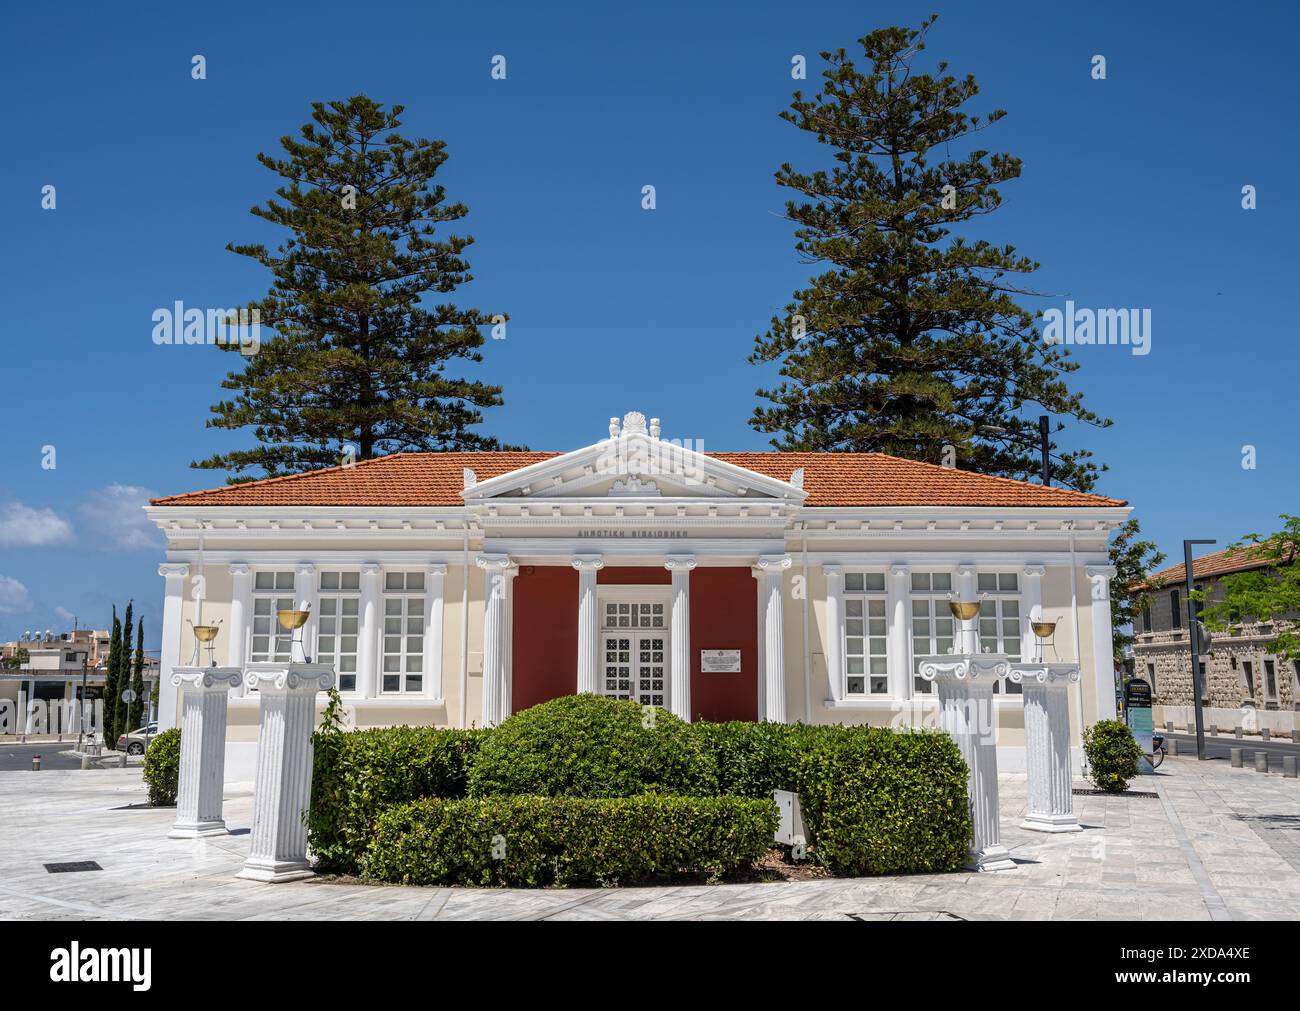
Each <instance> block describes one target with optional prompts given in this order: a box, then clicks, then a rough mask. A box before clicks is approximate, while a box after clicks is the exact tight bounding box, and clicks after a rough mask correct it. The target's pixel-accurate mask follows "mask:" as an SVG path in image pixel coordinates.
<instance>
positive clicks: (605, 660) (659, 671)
mask: <svg viewBox="0 0 1300 1011" xmlns="http://www.w3.org/2000/svg"><path fill="white" fill-rule="evenodd" d="M603 624H604V630H603V631H602V632H601V642H602V644H603V649H602V651H601V668H600V673H601V677H600V686H601V691H602V692H603V693H604V694H605V695H609V696H611V697H612V698H616V699H631V700H632V701H634V702H636V703H638V704H640V705H645V706H663V707H666V706H667V705H668V631H667V629H666V628H665V627H664V605H663V603H661V602H642V601H625V600H621V601H607V602H606V603H605V607H604V614H603Z"/></svg>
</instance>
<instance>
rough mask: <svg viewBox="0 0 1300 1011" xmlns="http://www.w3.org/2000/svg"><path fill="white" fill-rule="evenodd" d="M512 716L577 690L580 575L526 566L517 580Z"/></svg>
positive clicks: (570, 570) (565, 568)
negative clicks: (513, 713) (514, 713)
mask: <svg viewBox="0 0 1300 1011" xmlns="http://www.w3.org/2000/svg"><path fill="white" fill-rule="evenodd" d="M512 591H513V593H514V655H513V658H512V659H513V661H514V663H513V670H514V676H513V678H512V684H511V696H510V701H511V706H512V708H513V710H514V712H516V713H517V712H519V711H520V710H522V709H527V708H528V707H529V706H535V705H537V704H538V703H539V702H546V701H548V700H550V699H556V698H559V697H560V696H561V695H572V694H574V693H575V692H576V691H577V690H578V573H577V571H576V570H574V569H573V568H571V567H570V566H568V565H524V566H521V567H520V569H519V575H517V576H515V585H514V586H513V587H512Z"/></svg>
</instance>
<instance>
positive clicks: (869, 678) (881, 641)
mask: <svg viewBox="0 0 1300 1011" xmlns="http://www.w3.org/2000/svg"><path fill="white" fill-rule="evenodd" d="M842 578H843V580H844V590H843V593H842V594H841V607H842V608H843V620H842V622H841V628H842V632H841V635H840V644H839V646H840V656H841V657H842V658H843V664H842V666H841V670H842V671H843V672H844V695H845V698H862V699H870V698H882V697H887V696H889V695H890V694H891V690H890V684H891V678H890V671H889V659H890V658H889V652H890V651H889V621H890V615H889V575H888V573H886V572H885V571H884V570H883V569H880V570H876V569H845V571H844V573H843V577H842ZM877 580H879V585H876V582H877ZM859 582H860V583H861V588H860V589H859V588H856V586H855V584H857V583H859ZM874 605H878V609H879V612H880V613H879V615H872V614H871V611H872V609H873V606H874ZM854 610H857V611H858V614H853V613H852V612H853V611H854ZM873 621H879V622H880V625H881V629H882V630H881V631H880V633H879V634H878V635H877V634H875V633H874V632H873V631H872V629H871V623H872V622H873ZM855 622H858V623H860V624H859V625H857V626H855V624H854V623H855ZM855 640H856V641H857V642H858V643H860V647H859V648H858V649H856V650H855V649H853V648H852V646H851V643H853V642H854V641H855ZM877 644H878V645H877ZM877 648H878V649H879V652H876V650H877ZM855 661H857V663H856V664H855ZM854 666H860V667H861V668H862V669H861V670H857V671H855V670H853V667H854ZM873 667H878V668H879V670H872V668H873ZM855 678H861V679H862V687H861V690H859V691H854V690H853V687H852V684H853V679H855ZM873 682H877V683H880V682H883V687H881V688H880V690H879V691H876V690H875V687H876V685H873Z"/></svg>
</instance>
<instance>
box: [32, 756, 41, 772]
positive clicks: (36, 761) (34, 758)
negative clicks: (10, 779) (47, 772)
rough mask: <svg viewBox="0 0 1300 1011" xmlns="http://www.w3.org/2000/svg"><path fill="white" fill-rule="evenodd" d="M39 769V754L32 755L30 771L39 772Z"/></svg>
mask: <svg viewBox="0 0 1300 1011" xmlns="http://www.w3.org/2000/svg"><path fill="white" fill-rule="evenodd" d="M40 771H41V756H40V755H32V772H40Z"/></svg>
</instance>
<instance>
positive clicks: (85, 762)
mask: <svg viewBox="0 0 1300 1011" xmlns="http://www.w3.org/2000/svg"><path fill="white" fill-rule="evenodd" d="M81 767H82V768H83V769H89V768H90V756H89V755H82V756H81Z"/></svg>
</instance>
